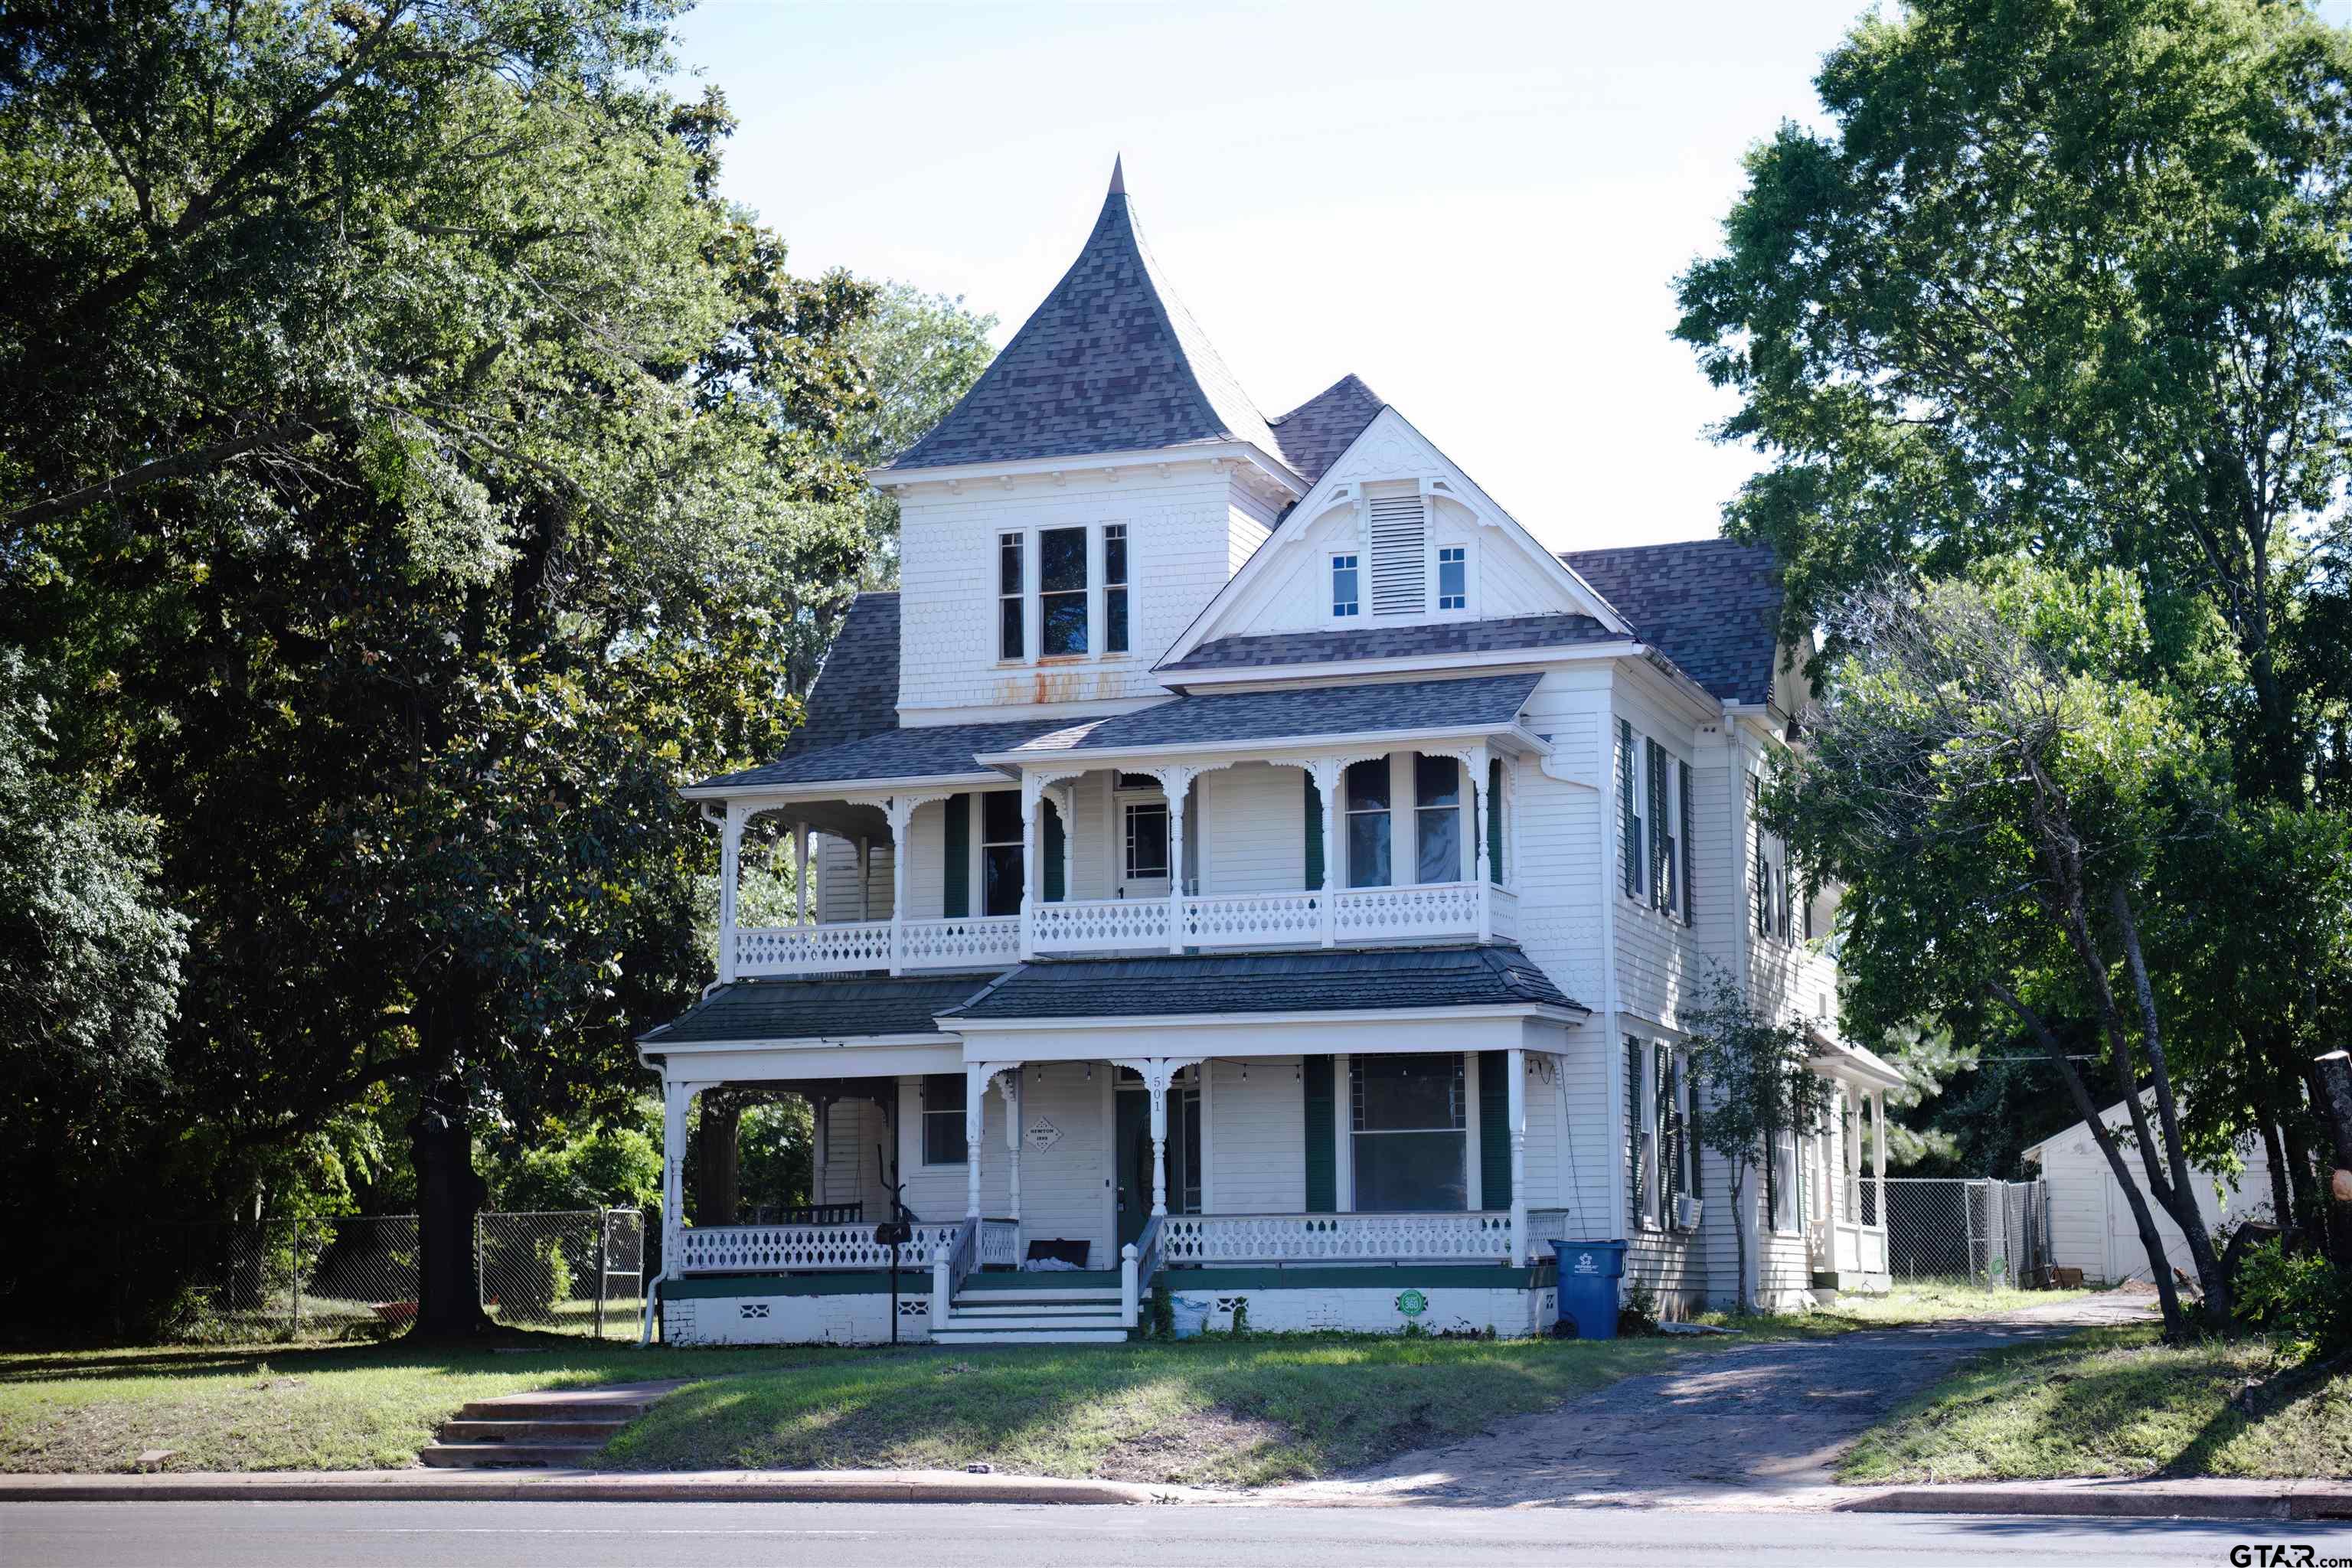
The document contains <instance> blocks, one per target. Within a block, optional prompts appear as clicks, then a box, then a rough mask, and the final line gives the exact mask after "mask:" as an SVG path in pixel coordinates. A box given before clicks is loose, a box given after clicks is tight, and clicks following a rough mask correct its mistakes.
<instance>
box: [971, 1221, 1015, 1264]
mask: <svg viewBox="0 0 2352 1568" xmlns="http://www.w3.org/2000/svg"><path fill="white" fill-rule="evenodd" d="M980 1266H981V1267H982V1268H1019V1267H1021V1222H1020V1221H1019V1220H1017V1219H984V1220H982V1221H981V1222H980Z"/></svg>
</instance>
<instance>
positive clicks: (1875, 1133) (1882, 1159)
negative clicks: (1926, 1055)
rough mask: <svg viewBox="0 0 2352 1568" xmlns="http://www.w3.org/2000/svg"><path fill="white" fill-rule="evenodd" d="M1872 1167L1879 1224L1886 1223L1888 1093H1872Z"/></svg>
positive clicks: (1882, 1090) (1881, 1090) (1874, 1090)
mask: <svg viewBox="0 0 2352 1568" xmlns="http://www.w3.org/2000/svg"><path fill="white" fill-rule="evenodd" d="M1870 1144H1871V1148H1870V1165H1871V1173H1872V1174H1873V1175H1874V1176H1875V1177H1877V1178H1878V1223H1879V1224H1880V1225H1882V1226H1884V1225H1885V1223H1886V1091H1885V1089H1872V1090H1871V1091H1870Z"/></svg>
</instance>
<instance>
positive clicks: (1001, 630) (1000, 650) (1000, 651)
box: [996, 528, 1030, 664]
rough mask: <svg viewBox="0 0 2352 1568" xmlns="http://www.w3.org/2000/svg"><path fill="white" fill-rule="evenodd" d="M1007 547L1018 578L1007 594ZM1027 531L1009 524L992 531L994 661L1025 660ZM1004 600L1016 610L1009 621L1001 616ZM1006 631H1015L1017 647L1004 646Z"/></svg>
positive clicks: (1027, 586)
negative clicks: (1005, 570)
mask: <svg viewBox="0 0 2352 1568" xmlns="http://www.w3.org/2000/svg"><path fill="white" fill-rule="evenodd" d="M1007 550H1010V551H1011V552H1013V574H1014V575H1015V576H1016V577H1018V578H1019V579H1020V582H1019V584H1018V585H1017V586H1016V587H1015V588H1014V590H1013V592H1012V593H1010V594H1008V593H1006V592H1005V591H1004V566H1005V561H1004V556H1005V552H1006V551H1007ZM1029 554H1030V552H1029V535H1028V531H1026V530H1024V529H1018V528H1012V529H1003V530H1001V531H998V533H997V535H996V662H997V663H999V664H1026V663H1027V662H1028V661H1029V655H1028V651H1027V650H1028V647H1029ZM1008 602H1010V603H1012V604H1013V605H1014V607H1015V610H1016V612H1017V613H1016V614H1015V615H1014V616H1013V619H1012V620H1010V621H1007V620H1006V619H1005V617H1004V606H1005V605H1006V604H1007V603H1008ZM1008 631H1012V632H1017V633H1018V634H1019V636H1020V639H1021V646H1020V647H1016V648H1010V649H1008V648H1007V647H1005V646H1004V643H1005V635H1004V634H1005V633H1006V632H1008Z"/></svg>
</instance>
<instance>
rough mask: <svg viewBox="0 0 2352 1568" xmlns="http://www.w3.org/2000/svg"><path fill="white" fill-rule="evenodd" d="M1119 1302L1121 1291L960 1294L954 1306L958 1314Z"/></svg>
mask: <svg viewBox="0 0 2352 1568" xmlns="http://www.w3.org/2000/svg"><path fill="white" fill-rule="evenodd" d="M1117 1307H1118V1291H1116V1290H1114V1291H1112V1292H1111V1293H1110V1294H1109V1295H1108V1296H1013V1297H1005V1296H982V1297H978V1298H974V1297H971V1296H959V1297H957V1298H956V1299H955V1308H954V1310H955V1312H956V1315H957V1316H959V1317H961V1316H964V1315H966V1314H971V1315H975V1316H982V1315H990V1314H994V1313H998V1312H1035V1311H1041V1310H1044V1311H1072V1312H1099V1311H1102V1310H1105V1309H1106V1308H1109V1309H1116V1308H1117Z"/></svg>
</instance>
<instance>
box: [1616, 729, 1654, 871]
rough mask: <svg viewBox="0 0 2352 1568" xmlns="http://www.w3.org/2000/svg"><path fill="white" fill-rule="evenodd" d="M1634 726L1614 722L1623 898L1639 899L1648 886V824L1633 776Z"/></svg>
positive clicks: (1618, 831)
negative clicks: (1622, 864)
mask: <svg viewBox="0 0 2352 1568" xmlns="http://www.w3.org/2000/svg"><path fill="white" fill-rule="evenodd" d="M1636 739H1637V738H1636V737H1635V735H1634V733H1633V721H1632V720H1630V719H1620V720H1618V721H1617V835H1618V838H1619V840H1620V843H1619V848H1620V850H1621V851H1622V854H1623V856H1624V859H1625V896H1626V897H1627V898H1629V899H1638V898H1640V897H1642V896H1643V893H1645V892H1646V891H1647V890H1648V889H1649V886H1650V879H1649V858H1648V853H1647V846H1648V844H1649V837H1648V828H1649V823H1648V821H1647V819H1646V818H1644V817H1643V815H1642V788H1641V780H1640V779H1639V777H1638V776H1637V774H1636V768H1635V761H1634V759H1635V757H1636V755H1637V753H1638V752H1639V750H1640V748H1639V746H1638V745H1637V744H1636V743H1635V742H1636Z"/></svg>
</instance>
